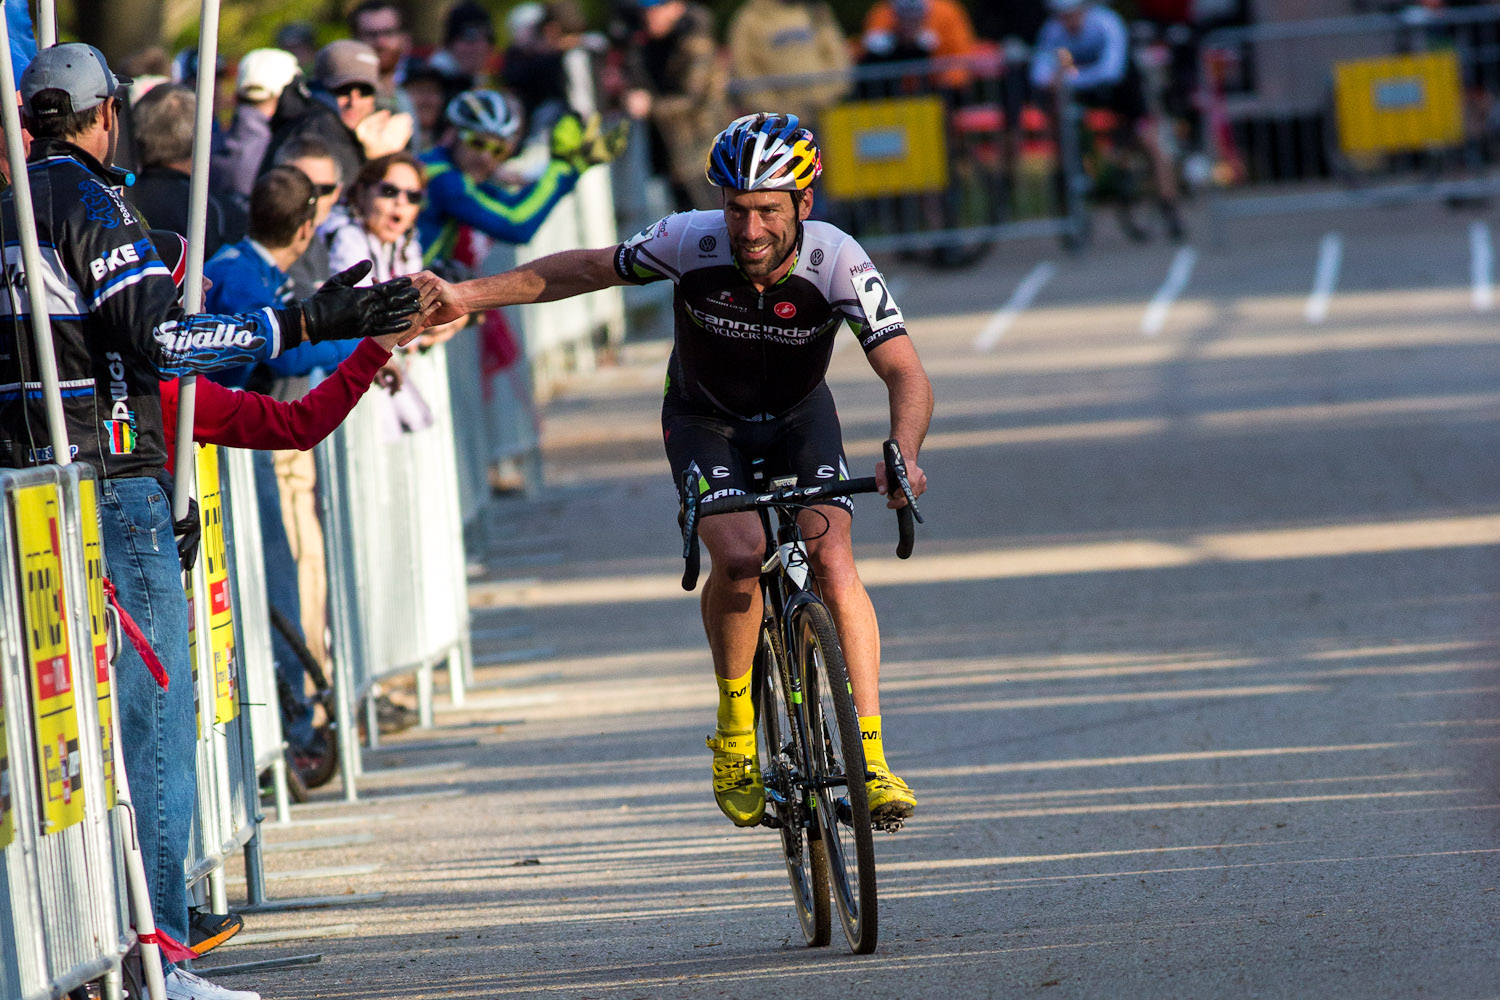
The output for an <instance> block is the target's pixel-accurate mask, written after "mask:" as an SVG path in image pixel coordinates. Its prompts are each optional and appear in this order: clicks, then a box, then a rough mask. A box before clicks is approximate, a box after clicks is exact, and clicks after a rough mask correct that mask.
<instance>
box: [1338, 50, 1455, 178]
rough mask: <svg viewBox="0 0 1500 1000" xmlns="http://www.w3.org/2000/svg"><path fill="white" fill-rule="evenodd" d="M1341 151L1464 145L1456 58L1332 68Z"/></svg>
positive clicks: (1354, 62)
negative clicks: (1462, 143)
mask: <svg viewBox="0 0 1500 1000" xmlns="http://www.w3.org/2000/svg"><path fill="white" fill-rule="evenodd" d="M1333 90H1334V104H1335V108H1336V110H1337V113H1338V129H1339V148H1340V149H1341V150H1342V151H1343V152H1344V153H1345V154H1347V155H1351V156H1357V155H1360V154H1372V153H1399V152H1411V151H1417V150H1423V149H1433V148H1442V147H1448V146H1456V145H1458V144H1459V143H1461V142H1463V138H1464V117H1463V88H1462V86H1461V84H1460V82H1459V66H1458V54H1457V53H1456V52H1453V51H1451V50H1447V51H1441V52H1426V53H1422V54H1420V55H1406V56H1386V57H1382V58H1378V59H1351V60H1347V61H1345V62H1341V63H1337V64H1336V65H1335V66H1334V69H1333Z"/></svg>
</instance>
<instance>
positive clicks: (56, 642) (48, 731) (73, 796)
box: [11, 483, 83, 834]
mask: <svg viewBox="0 0 1500 1000" xmlns="http://www.w3.org/2000/svg"><path fill="white" fill-rule="evenodd" d="M11 499H12V503H13V504H14V510H15V518H16V521H15V526H16V541H17V548H18V550H19V552H20V556H21V609H22V618H23V624H22V629H21V631H22V633H23V635H24V637H25V646H26V662H27V665H28V666H29V668H30V678H31V698H32V712H33V715H34V717H35V720H36V749H37V763H38V766H39V767H40V769H41V785H42V787H41V791H42V832H43V833H44V834H50V833H56V832H58V831H59V830H62V829H65V828H67V827H69V826H72V825H73V824H74V823H77V822H79V821H81V820H82V819H83V768H82V761H81V760H80V758H79V745H78V710H77V704H76V702H75V700H74V697H75V696H74V690H73V653H72V648H71V644H70V643H69V641H68V609H67V603H66V599H65V596H64V592H63V570H62V517H63V513H62V496H61V493H60V492H59V490H58V488H57V485H56V484H55V483H39V484H37V485H34V486H21V487H17V488H16V489H15V490H14V491H13V492H12V494H11Z"/></svg>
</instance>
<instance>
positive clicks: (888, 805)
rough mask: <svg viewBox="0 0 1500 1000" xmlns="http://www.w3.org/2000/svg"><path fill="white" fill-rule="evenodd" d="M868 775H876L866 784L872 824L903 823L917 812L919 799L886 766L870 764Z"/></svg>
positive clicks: (867, 769)
mask: <svg viewBox="0 0 1500 1000" xmlns="http://www.w3.org/2000/svg"><path fill="white" fill-rule="evenodd" d="M865 770H866V773H868V774H871V775H874V777H872V778H870V779H869V780H868V781H866V782H865V792H866V794H867V795H868V796H869V798H870V822H872V823H875V824H877V825H879V824H884V823H892V822H898V821H903V820H906V819H909V818H911V815H912V814H913V813H915V812H916V811H917V797H916V795H914V794H912V790H911V786H910V785H908V784H907V783H906V782H904V781H902V780H901V779H900V778H898V777H896V776H895V775H894V774H892V773H891V770H890V768H888V767H886V766H885V765H884V764H869V765H867V766H866V768H865Z"/></svg>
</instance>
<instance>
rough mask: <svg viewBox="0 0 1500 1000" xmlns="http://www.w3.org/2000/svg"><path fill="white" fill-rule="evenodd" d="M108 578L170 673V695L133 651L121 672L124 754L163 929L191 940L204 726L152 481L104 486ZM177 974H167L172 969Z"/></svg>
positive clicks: (167, 527)
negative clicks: (189, 871)
mask: <svg viewBox="0 0 1500 1000" xmlns="http://www.w3.org/2000/svg"><path fill="white" fill-rule="evenodd" d="M99 509H100V514H101V520H102V522H103V525H104V566H105V573H106V574H107V575H108V576H109V578H110V580H111V581H113V583H114V585H115V590H116V591H117V592H118V599H119V602H120V606H121V607H122V608H124V609H125V611H126V612H127V613H128V614H129V615H130V617H132V618H134V619H135V621H136V624H137V625H139V626H140V627H141V631H142V632H144V633H145V635H146V641H147V642H148V643H150V645H151V648H152V649H153V650H154V651H155V652H156V655H157V658H158V659H160V660H161V664H162V667H163V668H164V669H165V670H166V672H167V679H168V686H167V690H165V691H163V690H162V689H161V687H160V686H159V685H158V684H157V683H156V679H155V678H154V677H152V676H151V671H150V670H149V669H147V667H146V664H145V663H144V662H142V660H141V657H140V654H138V653H137V652H136V651H135V647H133V646H132V645H131V644H130V643H129V642H128V641H126V642H123V643H121V649H120V656H119V659H118V660H117V661H116V663H115V673H116V675H117V677H118V686H119V693H118V698H119V700H118V702H117V704H118V705H119V706H120V709H119V711H120V730H121V749H122V751H123V757H124V761H125V774H126V776H127V778H128V779H129V782H130V798H131V801H132V802H133V803H134V804H135V819H136V830H137V833H138V835H139V838H140V844H141V855H142V857H143V859H144V861H145V864H146V885H147V887H148V888H149V889H150V890H151V912H152V914H153V915H154V916H155V918H156V926H157V927H158V928H159V929H161V930H163V931H166V932H167V933H168V934H170V935H171V936H172V937H174V938H176V939H177V940H178V941H181V942H183V943H187V940H188V897H187V882H186V876H185V874H184V871H183V862H184V861H185V860H186V859H187V855H188V837H189V830H190V828H191V824H192V818H193V811H194V809H195V808H196V807H197V799H198V781H197V778H196V771H197V732H196V729H197V726H196V723H195V722H194V715H193V672H192V666H191V663H190V661H189V659H188V606H187V598H186V597H185V596H184V594H183V592H182V577H181V572H182V571H181V566H180V564H179V563H178V561H177V545H176V542H175V541H174V539H173V537H172V502H171V500H169V499H168V498H167V495H166V494H165V493H164V492H163V491H162V488H161V484H159V483H158V482H157V481H156V480H154V479H147V478H144V477H141V478H126V479H106V480H104V481H103V482H102V483H101V484H100V503H99ZM169 967H170V966H169Z"/></svg>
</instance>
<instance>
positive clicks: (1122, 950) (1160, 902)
mask: <svg viewBox="0 0 1500 1000" xmlns="http://www.w3.org/2000/svg"><path fill="white" fill-rule="evenodd" d="M1193 221H1194V236H1195V238H1194V239H1193V240H1190V242H1189V243H1187V244H1185V245H1182V246H1175V245H1169V244H1164V243H1153V244H1148V245H1145V246H1135V245H1131V244H1127V243H1125V242H1124V241H1123V240H1122V239H1121V238H1120V237H1119V236H1117V235H1116V234H1115V233H1114V232H1113V230H1112V227H1111V226H1110V225H1109V222H1108V221H1104V222H1102V223H1101V224H1100V227H1099V232H1098V234H1097V238H1096V241H1095V244H1094V245H1093V246H1092V247H1091V248H1089V249H1088V250H1087V251H1086V252H1085V253H1083V254H1080V255H1076V256H1069V255H1067V254H1065V253H1063V252H1062V251H1061V250H1060V249H1059V248H1058V247H1057V246H1056V245H1055V244H1052V243H1048V242H1040V241H1039V242H1028V243H1021V244H1014V245H1006V246H1002V247H999V248H997V249H996V250H995V251H993V252H992V253H991V254H990V255H989V256H988V257H987V258H986V259H985V260H983V261H981V262H980V263H979V264H977V265H975V266H974V267H971V268H968V269H965V270H959V271H936V270H932V269H930V268H927V267H926V266H924V265H922V264H921V263H920V262H917V261H909V260H902V259H898V258H892V259H889V260H882V261H881V266H882V269H883V271H884V272H885V274H886V276H887V277H888V278H889V279H890V283H891V286H892V291H893V293H894V294H895V296H896V298H897V301H898V302H899V303H900V304H901V306H902V307H903V309H904V310H905V312H906V315H907V318H908V321H909V325H910V329H911V333H912V336H913V338H914V340H915V341H916V343H917V345H918V349H919V351H920V353H921V354H922V357H923V359H924V361H925V363H926V365H927V367H928V370H929V372H930V374H931V376H932V378H933V382H934V386H935V389H936V394H937V410H936V416H935V418H934V421H933V425H932V431H931V434H930V436H929V437H928V440H927V442H926V445H925V447H924V448H923V450H922V453H921V457H920V462H921V464H922V466H923V467H924V468H925V469H926V471H927V473H928V476H929V478H930V484H931V485H930V492H929V493H928V495H927V497H926V498H924V502H923V508H924V512H925V513H926V515H927V524H926V526H925V528H924V529H923V530H922V532H921V533H920V535H919V540H918V545H917V552H916V554H915V556H914V557H913V558H912V559H911V560H909V561H905V562H902V561H899V560H897V559H896V558H895V556H894V551H893V550H894V544H895V525H894V519H893V518H891V517H889V515H888V512H886V511H885V510H884V508H883V506H882V505H881V504H880V503H879V502H878V501H874V500H873V499H872V500H870V501H868V502H866V503H865V504H864V505H862V506H861V507H860V509H859V513H858V516H857V521H856V545H857V549H858V553H859V556H860V559H861V567H862V572H863V574H864V577H865V579H866V582H867V584H868V585H869V587H870V590H871V594H872V597H873V599H874V601H875V604H876V608H877V611H878V613H879V615H880V620H881V626H882V634H883V640H884V664H883V683H882V699H883V707H884V716H885V727H886V734H887V737H886V738H887V746H888V749H889V756H890V760H891V762H892V764H893V766H894V767H895V769H896V770H897V771H898V772H899V773H901V774H903V775H904V776H905V777H906V778H907V779H908V780H909V781H910V782H911V784H912V786H913V787H914V788H915V790H916V791H917V793H918V795H919V797H920V800H921V805H920V809H919V812H918V814H917V816H916V817H915V818H914V819H913V821H912V822H911V823H910V824H909V825H908V826H907V828H906V829H905V830H903V831H901V832H900V833H898V834H895V835H889V836H885V835H882V836H879V837H878V839H877V844H876V849H877V857H878V863H879V877H880V924H881V939H880V946H879V948H878V949H877V951H876V952H875V954H873V955H870V956H864V957H855V956H851V955H849V954H848V953H847V951H846V949H845V948H843V947H842V942H841V940H840V939H839V938H838V937H837V931H835V941H834V944H833V946H831V947H829V948H824V949H817V950H810V949H808V948H806V947H804V946H803V944H802V940H801V935H800V932H799V930H798V926H797V921H796V917H795V915H794V912H793V910H792V906H791V899H790V894H789V891H788V888H787V884H786V878H785V873H784V869H783V868H782V866H781V862H780V856H779V852H778V848H777V843H778V841H777V838H776V837H775V836H774V835H773V834H772V833H770V832H768V831H765V830H749V831H744V830H737V829H734V828H732V827H731V826H729V825H728V823H727V822H726V821H725V820H723V819H722V817H721V816H720V815H719V813H718V811H717V809H716V808H715V807H714V805H713V801H712V797H711V792H710V789H709V773H708V770H709V769H708V763H709V754H708V751H707V750H705V749H704V746H703V737H704V735H705V734H706V733H708V732H709V731H711V729H712V726H713V721H712V720H713V706H714V698H715V696H714V686H713V684H712V682H711V680H710V670H709V666H708V660H707V654H706V647H705V645H704V641H703V636H702V629H701V625H700V623H699V621H698V613H697V601H696V597H695V596H694V595H688V594H685V593H683V592H682V591H681V589H680V587H679V585H678V576H679V574H680V561H679V560H678V559H677V555H678V549H679V542H678V539H677V535H676V524H675V500H674V497H673V491H672V486H671V483H670V480H669V475H668V473H667V467H666V463H665V460H664V459H663V457H662V454H661V446H660V438H659V427H658V407H659V399H660V386H661V376H662V367H663V362H664V359H665V355H666V348H667V345H665V344H663V343H661V342H653V341H647V342H640V343H631V344H628V345H627V347H626V348H625V350H623V351H622V352H621V354H620V356H619V357H618V358H617V359H615V361H614V363H612V364H608V365H605V366H603V367H601V368H600V369H598V370H597V371H595V372H592V373H589V374H587V375H582V376H579V377H577V378H575V379H573V380H571V381H570V382H568V383H567V384H565V385H564V386H563V387H562V388H561V391H560V392H559V393H558V395H557V397H556V398H555V399H554V400H553V401H552V402H551V403H550V404H549V407H548V410H547V413H546V430H545V435H546V469H547V480H546V483H545V485H544V486H543V487H542V488H541V489H540V490H538V491H537V492H536V493H535V495H532V496H526V497H507V498H502V499H499V500H497V501H496V502H495V504H494V506H493V510H492V516H491V518H490V520H489V523H488V524H487V526H486V531H485V537H484V539H483V545H482V550H483V551H482V552H478V551H476V553H475V563H476V565H475V574H474V580H473V586H472V589H471V603H472V606H473V624H474V630H475V654H476V661H477V663H478V667H477V671H476V673H477V679H478V686H477V689H476V690H473V691H471V692H470V693H469V698H468V703H467V705H465V706H464V707H462V708H454V707H451V706H448V705H447V704H446V700H443V702H442V704H441V705H440V712H439V715H438V726H437V727H436V729H434V730H432V731H426V732H424V731H418V730H413V731H409V732H407V733H403V734H401V735H400V736H397V737H392V738H390V739H388V741H387V743H386V745H385V747H384V748H383V749H381V750H378V751H374V752H371V753H369V754H368V755H367V769H368V771H369V774H368V775H367V776H366V778H365V779H364V781H363V783H362V785H361V791H362V801H361V802H360V803H358V804H352V805H351V804H344V803H342V802H341V801H340V800H339V798H338V796H337V795H336V794H335V793H336V789H333V788H330V789H326V790H324V791H323V792H322V793H321V797H320V798H319V799H318V800H317V801H315V802H313V803H309V804H307V805H305V806H299V807H297V808H296V810H294V816H295V822H294V824H293V825H292V826H291V827H282V828H271V829H269V830H268V831H267V840H268V842H269V844H270V845H271V846H272V848H273V850H272V851H271V852H270V853H268V854H267V855H266V859H267V866H268V868H269V870H270V872H271V875H272V877H273V880H272V881H271V883H270V886H271V892H272V894H273V896H278V897H289V896H304V895H313V894H318V895H323V894H334V895H344V894H356V893H376V892H380V893H384V894H385V895H384V898H383V899H382V900H381V901H379V902H376V903H368V904H362V905H347V906H335V907H332V908H325V909H318V910H303V911H295V912H289V913H276V914H262V915H254V916H252V917H251V918H250V920H249V925H248V928H247V930H246V932H245V933H244V934H243V935H242V936H241V938H242V940H240V941H238V942H235V943H232V944H231V945H229V946H226V947H224V948H222V949H221V950H220V951H219V952H217V953H215V955H214V956H212V957H211V959H210V960H207V961H205V962H203V963H201V965H202V966H203V969H202V970H200V971H204V974H206V975H209V976H210V977H212V976H213V975H214V973H213V971H212V967H214V966H222V965H224V964H226V963H230V962H233V963H243V962H249V961H258V960H270V959H277V958H285V957H287V956H291V955H299V954H306V953H310V952H316V953H320V954H321V955H322V959H321V961H319V962H318V963H317V964H314V965H308V966H303V967H298V968H294V969H287V970H281V971H274V972H258V973H254V974H240V975H231V976H226V977H224V979H223V982H224V983H225V985H231V986H241V987H249V988H255V989H258V990H259V991H260V992H261V993H262V994H263V995H264V996H266V997H268V998H287V1000H290V998H294V997H330V998H343V997H349V998H353V997H359V998H369V997H391V998H407V997H411V998H416V997H473V998H499V997H506V998H509V997H567V998H578V1000H583V998H609V1000H626V998H649V1000H657V998H694V1000H696V998H710V997H713V998H717V997H735V998H741V1000H759V998H766V997H802V998H808V1000H818V998H825V997H826V998H832V997H840V998H844V997H857V998H859V1000H880V998H917V1000H927V998H941V1000H952V998H957V997H962V998H965V1000H967V998H982V997H1044V998H1048V1000H1063V998H1101V997H1109V998H1114V997H1148V996H1149V997H1154V998H1178V997H1180V998H1202V997H1286V998H1301V997H1308V998H1330V997H1336V998H1343V997H1348V998H1360V1000H1371V998H1407V997H1434V998H1449V1000H1478V998H1484V997H1494V996H1500V780H1497V777H1496V750H1497V745H1500V743H1497V741H1500V681H1497V678H1496V652H1497V648H1500V629H1497V621H1500V615H1497V611H1496V593H1497V590H1500V565H1497V558H1496V557H1497V552H1500V549H1497V546H1500V471H1497V461H1496V456H1497V455H1500V314H1497V311H1496V305H1495V302H1494V296H1493V291H1492V289H1491V288H1490V281H1491V279H1492V270H1493V265H1492V264H1491V262H1490V261H1491V257H1492V250H1491V236H1490V226H1489V224H1490V222H1491V219H1490V217H1489V216H1488V215H1486V214H1484V213H1483V212H1478V213H1472V212H1471V213H1463V212H1454V211H1449V210H1446V209H1444V208H1441V207H1430V206H1429V207H1412V208H1401V209H1370V210H1365V211H1362V212H1358V213H1350V214H1321V215H1303V216H1297V217H1277V218H1267V219H1259V220H1244V221H1239V222H1236V223H1233V224H1231V225H1230V226H1229V227H1228V229H1227V231H1226V232H1225V234H1224V239H1223V240H1222V241H1215V240H1210V239H1207V238H1205V237H1206V235H1207V234H1206V225H1205V223H1204V221H1203V220H1202V219H1201V217H1199V218H1195V219H1194V220H1193ZM627 294H629V292H628V291H627ZM845 339H846V340H847V341H848V343H847V345H845V346H844V347H843V348H841V349H840V350H839V351H838V352H837V353H836V354H835V358H834V364H833V368H832V371H831V372H830V382H831V384H832V386H833V391H834V394H835V397H836V398H837V399H838V400H839V404H840V417H841V420H842V422H843V425H844V433H845V442H846V447H847V450H848V452H849V456H850V462H851V465H852V466H853V468H854V470H855V472H856V474H865V473H864V469H865V468H867V467H869V468H873V464H874V462H875V460H876V455H877V453H878V447H879V442H880V440H881V439H882V438H883V437H884V436H885V432H886V429H887V411H886V404H885V399H884V394H883V391H882V387H881V385H880V383H879V382H878V380H876V379H875V377H874V375H873V373H872V372H871V371H870V369H869V366H868V365H867V364H866V363H865V361H864V359H863V357H862V355H861V352H860V351H859V350H858V347H857V345H855V344H854V341H853V338H852V337H849V336H847V335H845ZM232 889H233V887H232ZM351 898H352V897H351ZM276 938H283V939H279V940H273V939H276ZM299 938H303V939H299Z"/></svg>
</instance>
